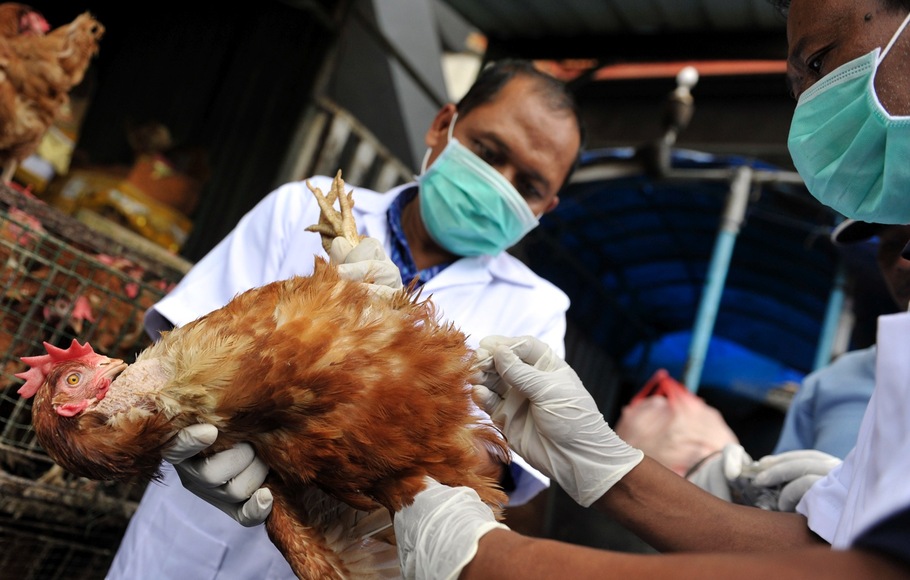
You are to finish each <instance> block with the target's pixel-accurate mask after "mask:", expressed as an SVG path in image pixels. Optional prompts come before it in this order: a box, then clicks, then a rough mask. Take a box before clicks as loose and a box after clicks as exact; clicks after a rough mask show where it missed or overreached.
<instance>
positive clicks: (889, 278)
mask: <svg viewBox="0 0 910 580" xmlns="http://www.w3.org/2000/svg"><path fill="white" fill-rule="evenodd" d="M878 239H879V241H878V255H877V261H878V267H879V268H880V269H881V272H882V275H883V276H884V278H885V283H886V284H887V285H888V291H889V292H891V297H892V298H894V301H895V302H896V303H897V305H898V306H900V307H901V308H902V309H906V308H907V307H908V305H910V260H905V259H903V258H901V251H902V250H903V249H904V246H906V245H907V242H910V226H888V227H885V228H883V229H882V230H881V231H880V232H879V233H878Z"/></svg>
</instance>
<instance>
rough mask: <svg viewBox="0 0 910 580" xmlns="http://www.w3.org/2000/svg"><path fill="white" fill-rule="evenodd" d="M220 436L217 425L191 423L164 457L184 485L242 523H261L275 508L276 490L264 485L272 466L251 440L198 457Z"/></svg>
mask: <svg viewBox="0 0 910 580" xmlns="http://www.w3.org/2000/svg"><path fill="white" fill-rule="evenodd" d="M217 437H218V429H217V428H216V427H215V426H214V425H209V424H205V423H201V424H198V425H190V426H189V427H187V428H185V429H182V430H181V431H179V432H178V433H177V437H176V438H175V440H174V443H173V444H172V445H171V447H170V448H168V450H167V451H166V452H165V453H164V460H165V461H167V462H169V463H171V464H172V465H173V466H174V469H175V470H176V471H177V475H179V476H180V482H181V483H183V487H185V488H187V489H188V490H189V491H191V492H193V493H194V494H196V495H197V496H198V497H200V498H201V499H203V500H205V501H207V502H208V503H210V504H212V505H213V506H215V507H216V508H218V509H220V510H221V511H223V512H224V513H226V514H227V515H229V516H230V517H232V518H234V519H235V520H237V522H239V523H240V524H242V525H244V526H246V527H251V526H256V525H259V524H261V523H262V522H264V521H265V519H266V518H267V517H268V515H269V513H271V511H272V492H271V491H269V490H268V489H266V488H264V487H262V484H263V482H264V481H265V476H266V475H267V474H268V472H269V468H268V467H267V466H266V464H265V463H263V461H262V460H261V459H259V458H258V457H256V454H255V452H254V451H253V448H252V447H251V446H250V445H249V444H247V443H239V444H237V445H235V446H234V447H232V448H231V449H228V450H226V451H222V452H220V453H216V454H214V455H211V456H209V457H195V455H196V454H197V453H199V452H200V451H202V450H203V449H205V448H207V447H208V446H209V445H211V444H212V443H214V442H215V439H216V438H217Z"/></svg>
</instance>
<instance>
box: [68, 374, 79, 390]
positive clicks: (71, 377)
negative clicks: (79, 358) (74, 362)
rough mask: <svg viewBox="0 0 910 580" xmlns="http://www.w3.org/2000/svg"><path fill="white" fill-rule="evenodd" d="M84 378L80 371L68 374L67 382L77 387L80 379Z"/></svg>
mask: <svg viewBox="0 0 910 580" xmlns="http://www.w3.org/2000/svg"><path fill="white" fill-rule="evenodd" d="M81 379H82V375H80V374H79V373H70V374H68V375H66V384H67V385H69V386H71V387H75V386H76V385H78V384H79V381H80V380H81Z"/></svg>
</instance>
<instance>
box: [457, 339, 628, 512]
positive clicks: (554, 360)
mask: <svg viewBox="0 0 910 580" xmlns="http://www.w3.org/2000/svg"><path fill="white" fill-rule="evenodd" d="M477 359H478V365H477V368H478V370H479V371H480V373H481V375H480V376H479V378H481V382H482V383H483V384H480V385H476V386H475V387H474V395H475V398H476V399H477V400H478V402H479V404H480V405H481V406H482V407H483V408H484V409H485V410H486V411H487V413H489V414H490V417H492V419H493V422H494V423H496V424H497V425H499V426H500V428H501V429H502V430H503V433H504V434H505V436H506V439H507V440H508V441H509V445H510V446H512V448H513V449H515V451H517V452H518V454H519V455H521V456H522V457H524V458H525V460H527V461H528V462H529V463H530V464H531V465H533V466H534V467H536V468H537V469H539V470H540V471H541V472H543V473H544V474H545V475H547V476H549V477H550V478H552V479H554V480H555V481H557V482H558V483H559V485H560V486H561V487H562V488H563V489H564V490H565V491H566V493H568V494H569V495H570V496H571V497H572V499H574V500H575V501H576V502H578V503H579V504H580V505H582V506H584V507H588V506H590V505H591V504H592V503H594V501H595V500H597V499H598V498H600V497H601V496H602V495H603V494H604V493H606V492H607V490H609V489H610V488H611V487H612V486H613V484H615V483H616V482H617V481H619V480H620V479H622V477H623V476H624V475H625V474H627V473H628V472H629V471H631V470H632V468H633V467H635V466H636V465H638V464H639V462H641V460H642V458H643V457H644V454H643V453H642V452H641V451H640V450H638V449H635V448H634V447H631V446H630V445H628V444H627V443H626V442H625V441H623V440H622V439H620V438H619V436H617V435H616V433H614V432H613V430H612V429H611V428H610V426H609V425H607V422H606V421H604V418H603V415H602V414H601V413H600V411H599V410H598V409H597V404H596V403H595V402H594V399H593V398H591V395H590V394H589V393H588V391H587V390H585V387H584V385H583V384H582V383H581V380H580V379H579V378H578V375H576V374H575V371H574V370H572V368H571V367H570V366H569V365H568V364H566V362H565V361H564V360H562V359H561V358H560V357H558V356H556V353H554V352H553V350H552V349H550V347H548V346H547V345H546V344H545V343H543V342H541V341H540V340H538V339H536V338H534V337H531V336H524V337H520V338H506V337H502V336H490V337H487V338H484V339H483V340H481V341H480V348H479V349H478V352H477Z"/></svg>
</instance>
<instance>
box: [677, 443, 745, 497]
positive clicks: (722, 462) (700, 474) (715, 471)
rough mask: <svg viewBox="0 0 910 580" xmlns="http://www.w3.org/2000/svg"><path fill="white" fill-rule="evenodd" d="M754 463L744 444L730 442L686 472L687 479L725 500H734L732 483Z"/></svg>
mask: <svg viewBox="0 0 910 580" xmlns="http://www.w3.org/2000/svg"><path fill="white" fill-rule="evenodd" d="M752 463H753V461H752V457H750V456H749V454H748V453H746V450H745V449H743V446H742V445H736V444H732V443H731V444H728V445H725V446H724V448H723V449H722V450H721V451H718V452H716V453H712V454H711V455H708V456H707V457H705V458H703V459H702V460H701V461H700V462H698V463H696V464H695V466H693V467H692V469H691V470H690V471H689V473H687V474H686V479H688V480H689V481H691V482H692V483H694V484H695V485H697V486H698V487H700V488H702V489H703V490H705V491H707V492H708V493H710V494H712V495H714V496H715V497H719V498H720V499H722V500H725V501H733V496H732V493H731V489H730V484H731V482H732V481H734V480H735V479H736V478H738V477H740V476H741V475H742V474H743V469H745V468H746V467H747V466H749V465H751V464H752Z"/></svg>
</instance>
